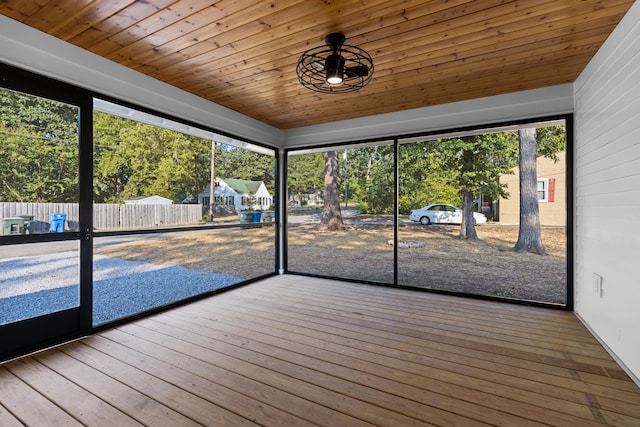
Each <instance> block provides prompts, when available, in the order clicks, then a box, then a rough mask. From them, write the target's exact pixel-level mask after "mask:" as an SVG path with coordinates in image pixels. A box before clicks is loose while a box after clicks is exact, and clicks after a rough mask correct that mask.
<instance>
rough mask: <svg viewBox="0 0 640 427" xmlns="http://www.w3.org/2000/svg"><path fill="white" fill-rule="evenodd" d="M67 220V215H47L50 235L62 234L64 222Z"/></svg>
mask: <svg viewBox="0 0 640 427" xmlns="http://www.w3.org/2000/svg"><path fill="white" fill-rule="evenodd" d="M66 220H67V214H64V213H62V214H61V213H52V214H51V215H49V231H50V232H52V233H64V222H65V221H66Z"/></svg>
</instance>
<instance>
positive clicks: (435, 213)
mask: <svg viewBox="0 0 640 427" xmlns="http://www.w3.org/2000/svg"><path fill="white" fill-rule="evenodd" d="M409 219H410V220H411V221H416V222H419V223H420V224H422V225H429V224H461V223H462V209H460V208H456V207H455V206H452V205H446V204H443V203H436V204H433V205H429V206H426V207H424V208H420V209H414V210H412V211H411V213H410V214H409ZM473 221H474V223H475V224H484V223H485V222H487V217H486V216H484V214H481V213H478V212H474V213H473Z"/></svg>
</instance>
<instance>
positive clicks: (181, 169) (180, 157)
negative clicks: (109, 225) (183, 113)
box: [94, 112, 211, 203]
mask: <svg viewBox="0 0 640 427" xmlns="http://www.w3.org/2000/svg"><path fill="white" fill-rule="evenodd" d="M94 146H95V159H94V163H95V166H94V187H95V196H94V197H95V201H96V202H107V203H122V202H123V201H124V200H127V199H130V198H134V197H138V196H150V195H158V196H162V197H166V198H168V199H172V200H173V201H175V202H178V201H180V200H182V199H183V198H184V197H192V198H193V197H195V196H196V195H197V194H198V193H200V192H201V191H202V190H204V189H205V188H206V187H207V185H208V184H209V181H210V174H211V171H210V164H211V141H208V140H205V139H202V138H196V137H193V136H189V135H185V134H182V133H179V132H175V131H171V130H168V129H163V128H160V127H156V126H152V125H148V124H145V123H140V122H135V121H131V120H126V119H123V118H120V117H115V116H111V115H108V114H105V113H99V112H96V113H95V114H94Z"/></svg>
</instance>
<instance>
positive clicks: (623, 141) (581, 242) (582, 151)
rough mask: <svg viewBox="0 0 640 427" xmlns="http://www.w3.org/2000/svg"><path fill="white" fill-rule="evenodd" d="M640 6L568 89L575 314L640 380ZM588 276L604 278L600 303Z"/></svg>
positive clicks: (616, 30) (630, 13) (624, 20)
mask: <svg viewBox="0 0 640 427" xmlns="http://www.w3.org/2000/svg"><path fill="white" fill-rule="evenodd" d="M638 40H640V4H638V3H636V4H635V5H634V6H633V7H632V8H631V10H630V11H629V12H628V13H627V15H626V16H625V17H624V19H623V20H622V22H621V23H620V25H619V26H618V27H617V28H616V29H615V31H614V32H613V33H612V34H611V36H610V37H609V39H608V40H607V42H606V43H605V44H604V45H603V47H602V48H601V49H600V51H599V52H598V53H597V55H596V56H595V57H594V59H593V60H592V61H591V62H590V63H589V65H588V67H587V68H586V69H585V70H584V71H583V73H582V74H581V75H580V77H579V78H578V80H577V81H576V82H575V84H574V88H575V113H576V115H575V121H576V144H575V157H574V158H575V183H576V186H575V226H574V228H575V230H576V234H575V236H576V239H575V254H576V261H575V273H576V312H577V314H578V315H579V316H580V317H581V318H582V319H583V321H584V322H585V323H586V324H587V325H588V326H589V327H590V328H591V329H592V331H593V332H594V333H595V334H596V335H597V336H598V337H599V338H600V339H601V340H602V341H603V342H604V343H605V345H606V346H607V347H608V348H609V349H610V350H611V351H612V352H613V353H614V354H615V356H616V357H617V358H618V359H619V360H620V361H621V362H622V363H623V364H624V365H626V367H627V368H628V370H630V371H631V372H632V374H633V375H634V376H635V377H636V378H635V379H636V381H637V380H638V378H640V43H639V42H638ZM594 273H596V274H598V275H600V276H602V278H603V281H602V296H600V294H599V293H598V292H597V291H596V286H595V283H594Z"/></svg>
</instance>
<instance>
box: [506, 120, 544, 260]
mask: <svg viewBox="0 0 640 427" xmlns="http://www.w3.org/2000/svg"><path fill="white" fill-rule="evenodd" d="M518 137H519V138H520V229H519V231H518V241H517V242H516V245H515V247H514V248H513V250H514V251H516V252H520V253H527V252H533V253H537V254H539V255H546V253H547V252H546V251H545V249H544V246H543V244H542V237H541V234H540V209H539V206H538V173H537V171H536V130H535V129H534V128H529V129H521V130H519V131H518Z"/></svg>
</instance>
